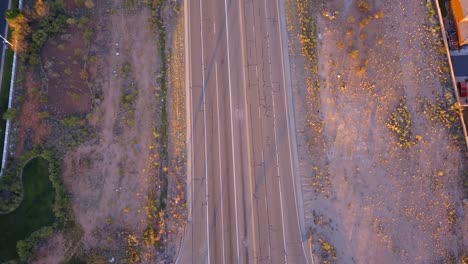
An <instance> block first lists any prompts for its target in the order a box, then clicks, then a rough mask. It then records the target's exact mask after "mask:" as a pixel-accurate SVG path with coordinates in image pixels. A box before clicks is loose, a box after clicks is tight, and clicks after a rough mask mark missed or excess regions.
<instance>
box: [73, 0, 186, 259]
mask: <svg viewBox="0 0 468 264" xmlns="http://www.w3.org/2000/svg"><path fill="white" fill-rule="evenodd" d="M170 6H171V5H169V7H170ZM94 12H95V19H97V21H96V25H97V31H96V39H95V40H94V41H93V43H94V44H92V45H91V53H92V54H93V56H95V57H96V63H97V66H96V68H95V69H90V70H89V72H90V73H91V74H90V76H91V77H90V78H91V79H90V82H91V83H92V86H93V87H96V94H99V96H98V99H97V101H98V102H99V103H98V104H97V106H96V107H95V110H94V112H93V113H92V115H90V116H89V118H88V121H89V124H90V125H91V126H92V127H93V131H96V134H95V136H94V138H93V139H91V140H90V141H89V142H86V143H84V144H82V145H80V146H79V147H78V148H76V149H75V150H73V151H70V152H68V153H67V154H66V158H65V161H64V181H65V184H66V186H67V188H68V189H69V190H70V192H71V201H72V207H73V211H74V214H75V216H76V220H77V222H78V223H79V224H80V226H81V227H82V229H83V237H82V239H81V241H80V248H79V249H78V250H77V254H76V256H77V257H79V258H81V259H84V260H86V261H93V260H95V259H111V258H112V257H114V258H115V261H116V262H118V263H120V262H125V263H137V262H145V263H155V262H156V261H158V260H162V259H167V258H172V257H174V255H175V251H176V248H177V246H176V243H177V241H178V236H179V234H180V233H181V229H182V228H183V227H182V225H183V223H184V220H183V217H182V215H181V212H182V211H181V210H182V209H181V208H182V207H183V204H184V203H185V200H184V198H183V197H182V196H177V194H178V193H180V190H182V191H183V190H184V188H185V187H184V183H183V182H182V181H181V179H182V178H183V177H182V175H184V174H183V173H184V167H183V159H184V156H183V151H182V149H183V141H182V142H179V141H180V140H181V139H182V140H184V139H185V136H184V134H180V131H182V130H183V127H180V126H181V123H182V122H185V121H184V119H181V118H182V113H184V114H185V110H183V108H181V107H182V106H183V105H182V103H181V102H184V101H185V99H184V97H183V93H182V94H181V91H183V83H181V82H180V81H178V80H177V79H175V78H174V77H176V76H179V75H180V74H181V72H180V71H181V69H182V71H183V65H182V66H181V61H180V59H183V57H180V58H179V57H178V54H179V53H181V52H183V47H180V46H177V47H174V48H173V50H174V51H173V54H174V55H173V57H171V58H172V59H171V62H172V63H171V66H170V70H169V71H170V72H171V73H173V74H174V76H173V77H172V78H170V81H169V82H170V83H169V84H168V89H169V91H170V92H169V93H168V97H169V98H168V107H169V108H170V111H169V112H170V113H169V115H170V118H169V119H170V120H169V133H170V139H169V140H170V141H171V143H170V147H169V150H168V151H169V157H168V158H167V157H165V158H163V157H161V155H162V154H161V152H160V151H161V145H160V137H161V136H162V135H161V132H160V130H159V128H160V126H161V118H162V117H161V109H162V108H161V107H162V103H163V102H164V101H163V98H161V94H162V93H161V87H160V78H161V75H162V73H161V61H160V58H161V54H160V49H159V47H158V33H157V29H156V28H154V26H155V24H154V23H153V22H154V19H155V17H154V12H155V11H154V10H150V8H148V7H147V6H146V5H142V4H140V3H138V2H132V1H99V2H96V7H95V10H94ZM171 23H172V22H169V23H168V24H166V26H167V28H166V31H167V32H171V31H172V29H171V28H172V27H171ZM174 23H175V22H174ZM136 29H138V30H136ZM171 36H172V35H171ZM181 36H182V38H183V31H182V32H181V31H180V29H179V31H178V33H176V34H175V35H174V38H180V37H181ZM171 39H172V38H171ZM169 45H171V44H169ZM171 46H172V45H171ZM181 67H182V68H181ZM182 73H183V72H182ZM94 74H95V76H94ZM180 79H181V80H182V78H180ZM181 89H182V90H181ZM183 117H185V116H183ZM173 119H174V120H175V121H171V120H173ZM172 140H174V141H175V142H179V143H176V144H174V145H172ZM181 144H182V145H181ZM181 148H182V149H181ZM165 159H168V160H169V162H168V164H165V163H164V162H161V161H162V160H165ZM161 172H164V173H168V174H169V179H168V183H169V186H168V188H167V190H168V195H167V200H166V201H162V200H161V197H165V194H164V193H163V192H165V190H164V189H163V184H164V182H162V180H161V178H160V173H161ZM163 199H164V198H163ZM162 204H163V205H165V206H166V207H165V208H159V206H160V205H162Z"/></svg>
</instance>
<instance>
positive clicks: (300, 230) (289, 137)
mask: <svg viewBox="0 0 468 264" xmlns="http://www.w3.org/2000/svg"><path fill="white" fill-rule="evenodd" d="M279 1H280V0H276V1H275V2H276V11H277V16H278V21H279V23H278V26H277V29H278V34H279V38H280V43H281V45H280V49H281V67H282V69H283V71H282V73H283V91H284V102H285V104H286V113H287V114H289V112H290V109H288V108H289V107H288V102H287V94H286V89H287V87H288V86H287V85H286V67H285V66H284V60H285V58H284V57H285V51H284V48H283V44H285V43H283V41H284V40H283V36H282V31H281V25H283V23H284V19H281V15H280V7H279ZM286 46H287V43H286ZM288 56H289V54H288ZM286 123H287V127H288V145H289V151H290V163H291V178H292V181H293V185H294V187H293V192H294V203H295V206H296V217H297V224H298V228H299V233H300V235H302V234H303V232H302V227H301V222H300V220H299V218H300V216H299V207H298V205H297V200H296V198H297V193H296V181H295V176H294V171H295V170H294V165H293V157H292V156H293V155H294V153H293V149H292V147H291V135H290V130H291V128H290V124H289V115H287V122H286ZM301 239H302V237H301ZM301 244H302V251H303V254H304V258H305V259H306V261H307V262H309V261H308V260H309V259H308V258H307V257H306V249H305V246H304V243H301ZM313 263H314V260H313V258H312V264H313Z"/></svg>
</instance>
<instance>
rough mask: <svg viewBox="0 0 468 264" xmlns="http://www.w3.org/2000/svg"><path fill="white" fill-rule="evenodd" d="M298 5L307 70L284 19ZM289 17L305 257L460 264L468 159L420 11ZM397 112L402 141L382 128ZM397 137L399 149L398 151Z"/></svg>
mask: <svg viewBox="0 0 468 264" xmlns="http://www.w3.org/2000/svg"><path fill="white" fill-rule="evenodd" d="M297 2H307V3H308V6H307V8H308V12H310V13H309V14H311V16H310V17H311V18H312V19H313V21H314V22H313V25H314V26H315V27H316V31H313V36H312V38H313V39H315V41H316V42H315V43H314V44H315V46H314V48H315V51H316V53H315V54H316V55H317V56H316V58H312V62H313V64H315V65H317V68H314V67H312V68H309V67H308V62H307V61H308V60H307V59H304V57H303V56H301V44H300V39H298V38H297V37H296V36H298V32H299V29H300V28H299V27H298V25H299V23H300V22H299V20H298V19H297V18H296V17H294V16H293V15H291V14H294V12H297V7H298V5H296V3H297ZM288 7H289V16H288V21H289V28H290V40H291V42H290V46H291V55H292V72H293V77H294V80H293V89H294V94H295V103H296V116H297V120H296V122H297V123H298V125H297V128H298V131H297V133H298V143H299V144H300V146H299V149H298V151H299V156H300V157H301V160H300V173H301V176H302V180H303V190H304V204H305V212H306V217H307V220H306V222H307V224H308V227H309V228H310V234H311V237H312V240H313V242H314V243H313V247H314V249H313V251H314V254H315V258H316V259H317V260H320V261H331V262H336V263H367V262H369V263H374V262H375V263H377V262H378V263H441V262H446V261H450V260H452V259H454V260H455V259H460V258H461V257H462V255H463V254H464V253H466V252H464V250H465V249H466V248H467V247H468V245H467V244H466V240H465V241H464V237H463V235H464V232H466V221H467V219H466V218H465V217H464V210H466V209H464V208H463V203H462V199H463V197H464V194H463V190H462V184H461V173H462V171H463V170H464V165H463V164H464V162H466V149H465V147H464V145H463V143H460V142H459V139H460V138H461V137H460V133H461V132H460V130H459V124H458V120H456V119H453V118H452V117H451V116H452V113H451V112H450V107H451V106H452V104H453V103H454V100H453V94H452V88H451V87H450V83H449V75H448V71H447V68H446V67H447V66H446V65H447V64H446V57H445V54H443V53H442V52H441V48H440V47H441V40H440V35H439V31H438V28H437V23H436V22H435V21H436V20H435V18H432V17H430V15H429V12H428V6H427V4H426V1H416V2H407V1H401V2H398V1H397V2H395V1H393V2H392V3H391V4H390V2H388V1H352V0H347V1H343V0H336V1H327V2H321V1H300V0H299V1H290V2H289V4H288ZM305 68H307V69H308V70H307V71H305V70H304V69H305ZM309 69H310V71H309ZM400 104H402V105H403V107H402V108H401V109H407V112H408V115H406V114H403V115H401V114H400V115H399V116H398V118H397V120H399V121H400V122H403V121H402V120H405V119H407V121H408V122H406V124H410V125H408V126H403V125H402V126H401V127H399V128H400V129H406V130H408V131H406V132H408V133H403V132H402V131H400V130H393V131H392V130H390V129H389V124H391V119H392V113H396V112H398V111H397V110H398V106H399V105H400ZM439 108H440V109H439ZM441 109H445V112H441V111H440V110H441ZM395 111H396V112H395ZM399 112H400V113H406V111H403V110H401V111H399ZM433 113H437V114H433ZM447 120H448V121H447ZM446 121H447V122H446ZM402 124H405V122H403V123H402ZM404 127H406V128H404ZM395 131H399V132H395ZM402 135H403V136H404V138H405V140H407V141H408V142H409V143H408V144H406V143H404V144H400V146H399V145H398V143H399V142H401V139H400V138H399V137H400V136H402ZM403 142H405V141H403ZM464 230H465V231H464Z"/></svg>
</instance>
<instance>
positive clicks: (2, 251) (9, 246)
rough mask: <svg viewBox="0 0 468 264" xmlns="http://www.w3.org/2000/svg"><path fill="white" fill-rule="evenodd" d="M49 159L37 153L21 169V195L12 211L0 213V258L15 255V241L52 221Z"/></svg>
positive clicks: (7, 258) (2, 260) (10, 257)
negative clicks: (16, 206) (17, 205)
mask: <svg viewBox="0 0 468 264" xmlns="http://www.w3.org/2000/svg"><path fill="white" fill-rule="evenodd" d="M48 172H49V162H48V161H47V160H46V159H44V158H42V157H37V158H34V159H32V160H31V161H29V162H28V163H27V164H26V166H24V169H23V187H24V198H23V201H22V202H21V204H20V206H19V207H18V208H17V209H15V210H14V211H13V212H11V213H9V214H6V215H0V233H1V234H2V235H1V236H0V261H1V262H4V261H8V260H11V259H15V258H17V257H18V254H17V252H16V243H17V241H20V240H22V239H25V238H26V237H28V236H29V235H30V234H31V233H33V232H34V231H36V230H38V229H39V228H41V227H43V226H47V225H51V224H52V223H53V222H54V219H55V217H54V212H53V210H52V206H53V203H54V197H55V192H54V189H53V185H52V182H51V181H50V180H49V173H48Z"/></svg>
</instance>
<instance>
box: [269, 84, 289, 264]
mask: <svg viewBox="0 0 468 264" xmlns="http://www.w3.org/2000/svg"><path fill="white" fill-rule="evenodd" d="M271 99H272V102H273V134H274V135H275V151H276V174H277V175H276V176H278V189H279V195H280V211H281V231H282V233H283V247H284V262H285V263H288V255H287V254H286V253H287V252H286V236H285V234H284V209H283V193H282V192H281V177H280V165H279V154H278V137H277V135H276V108H275V95H274V92H273V90H272V91H271Z"/></svg>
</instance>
